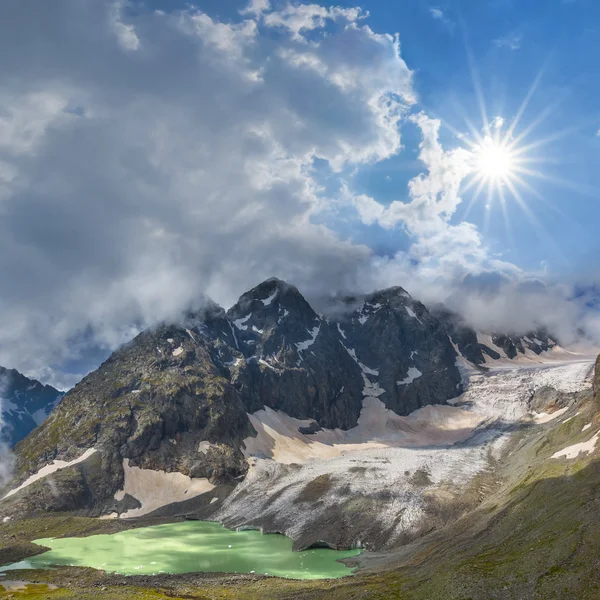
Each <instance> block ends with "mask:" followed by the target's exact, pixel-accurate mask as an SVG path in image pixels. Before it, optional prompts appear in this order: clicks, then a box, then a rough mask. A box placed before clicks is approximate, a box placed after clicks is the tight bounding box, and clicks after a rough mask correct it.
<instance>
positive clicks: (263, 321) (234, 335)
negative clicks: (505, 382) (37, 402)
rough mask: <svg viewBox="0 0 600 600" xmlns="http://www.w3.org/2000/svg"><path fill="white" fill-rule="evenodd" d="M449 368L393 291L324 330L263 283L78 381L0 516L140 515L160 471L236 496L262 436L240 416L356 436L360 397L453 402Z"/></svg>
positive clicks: (444, 349)
mask: <svg viewBox="0 0 600 600" xmlns="http://www.w3.org/2000/svg"><path fill="white" fill-rule="evenodd" d="M455 360H456V354H455V352H454V350H453V348H452V344H451V342H450V340H449V339H448V336H447V335H446V332H445V330H444V329H443V328H442V327H441V326H440V324H439V322H438V320H437V319H436V318H434V317H432V316H431V315H430V314H429V313H428V311H427V309H426V308H425V307H424V306H423V305H422V304H420V303H418V302H416V301H414V300H413V299H412V298H411V297H410V296H409V294H408V293H406V292H405V291H404V290H402V289H401V288H392V289H390V290H385V291H383V292H378V293H376V294H372V295H370V296H368V297H365V298H361V299H357V301H356V302H355V303H354V304H352V305H348V307H347V310H345V311H342V313H341V314H338V315H337V316H336V318H325V317H323V316H320V315H318V314H317V313H316V312H315V311H314V310H313V309H312V308H311V306H310V305H309V304H308V303H307V302H306V300H305V299H304V298H303V297H302V295H301V294H300V292H299V291H298V290H297V289H296V288H294V287H293V286H289V285H287V284H286V283H284V282H282V281H280V280H277V279H271V280H268V281H266V282H264V283H262V284H260V285H259V286H257V287H256V288H254V289H253V290H251V291H249V292H247V293H246V294H244V295H243V296H242V297H241V298H240V300H239V301H238V302H237V303H236V304H235V306H233V307H232V308H231V309H230V310H229V311H227V312H225V311H224V310H223V309H221V308H220V307H218V306H216V305H213V304H208V305H207V307H206V308H205V310H203V311H202V312H201V313H199V314H193V315H188V316H187V318H186V319H185V320H184V322H182V323H180V324H171V325H163V326H161V327H158V328H156V329H153V330H148V331H145V332H143V333H142V334H140V335H139V336H138V337H136V338H135V339H134V340H132V341H131V342H130V343H129V344H127V345H126V346H124V347H123V348H121V349H120V350H118V351H117V352H115V353H114V354H113V355H112V356H111V357H110V358H109V359H108V360H107V361H106V362H105V363H104V364H103V365H101V367H100V368H99V369H98V370H96V371H95V372H93V373H91V374H90V375H88V376H87V377H85V378H84V379H83V380H82V381H81V382H80V383H79V384H78V385H77V386H75V388H73V389H72V390H71V391H70V392H69V393H68V394H67V395H66V396H65V397H64V399H63V400H62V402H61V403H60V405H59V407H58V408H57V409H56V410H55V412H54V413H53V414H52V415H51V417H50V418H49V419H48V420H47V421H46V422H44V423H43V424H42V426H41V427H39V428H38V429H36V430H35V431H33V433H31V434H30V435H29V436H28V437H27V438H26V439H25V440H23V441H22V442H21V443H20V444H19V445H18V446H17V448H16V453H17V458H18V475H17V478H16V480H15V483H14V486H13V488H14V489H13V492H11V495H10V496H9V497H7V498H6V499H5V500H4V502H3V503H2V504H0V510H1V512H2V513H3V514H5V515H8V516H17V515H22V514H29V513H32V512H36V511H40V510H41V511H57V510H72V509H86V510H88V511H91V513H90V514H98V515H99V514H107V513H117V514H118V513H121V512H124V511H127V510H132V509H135V508H136V507H137V508H139V506H140V498H139V497H136V495H135V493H133V490H139V489H140V487H141V486H142V487H143V482H146V483H147V482H148V481H149V479H148V478H149V477H150V478H151V477H154V475H152V473H156V472H157V471H160V470H163V471H166V472H168V473H173V474H180V477H179V478H178V479H177V482H178V483H177V485H178V486H184V487H185V486H186V485H188V484H189V485H191V484H190V482H188V483H187V484H186V483H185V481H184V480H183V479H181V477H187V478H189V477H191V478H193V479H194V480H196V479H199V480H205V481H206V487H205V488H202V489H213V487H214V486H217V489H220V487H219V486H231V485H233V484H235V483H237V482H238V481H239V480H240V478H243V476H244V474H245V473H246V470H247V468H248V463H247V461H246V457H245V456H244V452H243V451H244V450H245V446H246V444H245V443H244V440H246V439H248V438H252V437H254V436H256V434H257V432H256V431H255V429H254V427H253V425H252V424H251V422H250V420H249V418H248V414H252V413H255V412H256V411H259V410H261V409H263V408H265V407H267V408H270V409H275V410H279V411H282V412H284V413H285V414H286V415H288V416H289V417H295V418H297V419H302V420H304V421H305V422H304V423H303V424H302V425H301V427H302V428H303V433H307V434H308V435H310V434H311V433H313V432H318V431H319V430H320V429H321V428H327V429H335V428H340V429H342V430H348V429H350V428H352V427H355V426H356V425H357V424H358V421H359V416H360V414H361V410H362V408H363V400H364V399H365V398H376V399H378V400H379V401H380V402H381V403H383V405H384V406H385V407H387V408H390V409H393V410H394V411H395V413H397V414H398V415H406V414H408V413H410V412H412V411H413V410H415V409H417V408H420V407H422V406H426V405H430V404H443V403H445V402H446V401H447V400H448V399H450V398H452V397H454V396H456V395H457V394H458V393H460V391H461V390H460V381H461V379H460V374H459V372H458V369H457V368H456V366H455ZM301 433H302V432H301ZM42 469H44V470H42ZM36 474H37V475H36ZM40 474H41V475H45V476H43V477H42V476H40ZM165 481H166V480H165ZM169 481H170V483H168V484H167V483H165V489H164V490H162V491H160V492H158V491H157V494H158V493H160V494H162V493H165V494H167V495H168V490H169V488H172V487H173V485H174V484H173V482H174V481H175V479H171V480H169ZM186 481H187V480H186ZM17 484H25V485H24V487H22V488H21V487H19V488H16V486H17ZM190 489H191V488H190ZM15 490H17V491H15ZM180 491H181V494H186V493H187V492H188V490H187V488H186V489H182V490H180ZM190 495H191V494H190ZM174 498H175V496H174ZM177 498H178V499H180V497H179V496H177Z"/></svg>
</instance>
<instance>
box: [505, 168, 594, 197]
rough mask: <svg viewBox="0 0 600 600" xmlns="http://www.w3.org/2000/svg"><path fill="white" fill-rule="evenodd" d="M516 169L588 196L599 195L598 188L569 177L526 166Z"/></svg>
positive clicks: (518, 171)
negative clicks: (576, 181)
mask: <svg viewBox="0 0 600 600" xmlns="http://www.w3.org/2000/svg"><path fill="white" fill-rule="evenodd" d="M515 170H516V172H517V173H522V174H524V175H529V176H530V177H536V178H538V179H543V180H544V181H549V182H550V183H556V184H557V185H559V186H561V187H564V188H565V189H568V190H573V191H575V192H578V193H580V194H584V195H586V196H592V197H593V198H596V197H597V195H598V190H596V189H595V188H593V187H591V186H588V185H582V184H580V183H575V182H574V181H569V180H568V179H564V178H562V177H556V176H554V175H548V174H547V173H542V172H541V171H538V170H536V169H528V168H526V167H517V168H516V169H515Z"/></svg>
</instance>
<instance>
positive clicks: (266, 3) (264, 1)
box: [240, 0, 271, 15]
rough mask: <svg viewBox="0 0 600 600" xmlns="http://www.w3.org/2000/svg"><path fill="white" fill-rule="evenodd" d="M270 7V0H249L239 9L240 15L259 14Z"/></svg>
mask: <svg viewBox="0 0 600 600" xmlns="http://www.w3.org/2000/svg"><path fill="white" fill-rule="evenodd" d="M270 8H271V2H270V0H250V2H248V5H247V6H246V7H245V8H243V9H242V10H241V11H240V14H241V15H260V14H262V13H264V12H266V11H268V10H269V9H270Z"/></svg>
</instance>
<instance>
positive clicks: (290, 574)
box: [10, 521, 360, 579]
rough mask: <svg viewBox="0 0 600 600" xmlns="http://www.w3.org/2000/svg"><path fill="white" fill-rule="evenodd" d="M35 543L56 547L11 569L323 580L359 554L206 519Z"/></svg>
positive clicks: (338, 573)
mask: <svg viewBox="0 0 600 600" xmlns="http://www.w3.org/2000/svg"><path fill="white" fill-rule="evenodd" d="M34 542H35V543H36V544H39V545H41V546H47V547H48V548H51V550H50V551H49V552H45V553H44V554H40V555H39V556H34V557H33V558H29V559H27V560H26V561H23V562H22V563H16V564H14V565H11V567H10V569H11V570H12V569H25V568H27V569H31V568H33V569H40V568H47V567H49V566H52V565H69V566H76V567H92V568H94V569H101V570H104V571H108V572H110V573H120V574H122V575H150V574H159V573H193V572H199V571H204V572H226V573H256V574H261V575H276V576H278V577H287V578H293V579H324V578H337V577H344V576H345V575H351V574H352V569H351V568H349V567H347V566H346V565H344V564H343V563H341V562H338V561H339V560H340V559H344V558H350V557H352V556H357V555H358V554H359V553H360V551H359V550H344V551H337V550H330V549H326V548H318V549H317V548H315V549H312V550H305V551H303V552H292V540H290V539H289V538H287V537H285V536H283V535H276V534H272V535H263V534H262V533H260V532H259V531H231V530H229V529H226V528H225V527H223V526H221V525H219V524H218V523H212V522H204V521H184V522H183V523H169V524H166V525H156V526H153V527H143V528H140V529H130V530H128V531H122V532H119V533H113V534H109V535H92V536H89V537H84V538H61V539H51V538H49V539H39V540H34Z"/></svg>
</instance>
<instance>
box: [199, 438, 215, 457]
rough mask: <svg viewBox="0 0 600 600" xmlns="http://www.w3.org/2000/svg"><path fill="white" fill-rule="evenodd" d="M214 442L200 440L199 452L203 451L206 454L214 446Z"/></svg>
mask: <svg viewBox="0 0 600 600" xmlns="http://www.w3.org/2000/svg"><path fill="white" fill-rule="evenodd" d="M212 446H213V444H211V443H210V442H206V441H205V442H200V443H199V444H198V452H202V454H206V453H207V452H208V451H209V449H210V448H212Z"/></svg>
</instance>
